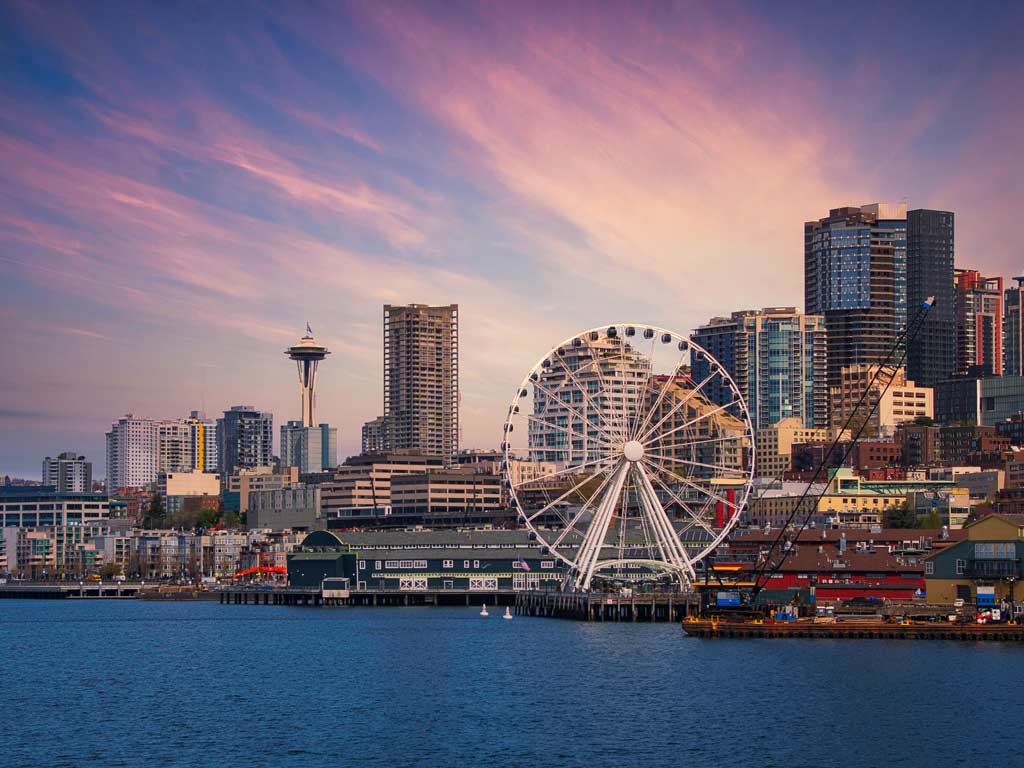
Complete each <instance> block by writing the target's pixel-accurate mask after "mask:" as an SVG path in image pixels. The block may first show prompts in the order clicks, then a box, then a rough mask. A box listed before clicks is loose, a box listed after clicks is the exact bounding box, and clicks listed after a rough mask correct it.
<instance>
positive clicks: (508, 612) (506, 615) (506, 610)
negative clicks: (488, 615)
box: [501, 605, 512, 619]
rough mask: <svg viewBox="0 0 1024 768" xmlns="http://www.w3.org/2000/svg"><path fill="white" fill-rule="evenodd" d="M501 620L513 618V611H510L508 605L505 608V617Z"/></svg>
mask: <svg viewBox="0 0 1024 768" xmlns="http://www.w3.org/2000/svg"><path fill="white" fill-rule="evenodd" d="M501 618H503V619H511V618H512V611H511V610H510V609H509V607H508V606H507V605H506V606H505V615H504V616H502V617H501Z"/></svg>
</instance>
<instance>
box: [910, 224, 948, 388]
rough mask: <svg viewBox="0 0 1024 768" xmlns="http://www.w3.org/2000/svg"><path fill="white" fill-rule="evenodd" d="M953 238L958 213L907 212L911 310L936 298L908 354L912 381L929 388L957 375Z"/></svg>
mask: <svg viewBox="0 0 1024 768" xmlns="http://www.w3.org/2000/svg"><path fill="white" fill-rule="evenodd" d="M953 233H954V215H953V213H952V211H931V210H926V209H918V210H914V211H909V212H908V213H907V307H908V311H909V312H913V311H915V310H916V308H917V307H919V306H921V305H922V304H923V303H924V302H925V301H926V300H927V299H928V298H929V297H934V298H935V304H934V305H933V307H932V310H931V311H930V312H929V313H928V318H927V319H926V320H925V322H924V325H923V326H922V327H921V330H920V332H919V333H918V335H917V339H916V340H915V342H914V343H913V344H911V345H910V346H909V347H908V349H907V376H908V378H910V379H913V380H914V381H916V382H917V383H918V384H920V385H921V386H924V387H931V386H934V385H935V384H936V383H938V382H940V381H942V380H944V379H946V378H948V377H949V376H950V375H952V373H953V371H954V370H956V314H955V303H954V302H955V295H956V293H955V290H954V281H953V264H954V241H953Z"/></svg>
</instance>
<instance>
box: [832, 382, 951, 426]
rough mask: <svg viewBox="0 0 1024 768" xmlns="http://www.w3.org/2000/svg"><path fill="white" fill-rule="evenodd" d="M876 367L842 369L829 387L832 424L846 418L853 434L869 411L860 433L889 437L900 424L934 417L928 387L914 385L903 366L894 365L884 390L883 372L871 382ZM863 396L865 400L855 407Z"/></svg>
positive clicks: (845, 421)
mask: <svg viewBox="0 0 1024 768" xmlns="http://www.w3.org/2000/svg"><path fill="white" fill-rule="evenodd" d="M877 370H878V366H876V365H852V366H847V367H844V368H843V369H842V371H841V372H840V379H839V385H837V386H835V387H832V400H831V409H830V410H831V414H832V426H833V428H835V429H841V428H843V427H844V426H846V425H847V420H848V419H849V420H850V423H849V429H850V431H851V432H852V434H853V435H854V436H856V434H857V430H858V429H859V427H860V424H861V423H863V419H864V418H867V417H868V414H870V418H869V419H868V422H867V425H866V427H865V428H864V432H863V435H864V436H865V437H875V436H879V435H883V436H887V437H891V436H892V435H894V434H895V430H896V427H897V426H898V425H899V424H903V423H905V422H910V421H914V420H915V419H917V418H919V417H927V418H933V417H934V415H935V401H934V395H933V392H932V389H931V387H919V386H917V385H916V384H915V383H914V382H913V381H910V380H908V379H907V374H906V369H904V368H897V369H895V372H894V373H892V374H891V376H892V384H891V385H890V386H889V388H888V390H886V391H885V393H884V394H883V393H882V390H883V389H884V388H885V382H886V378H885V377H886V374H885V373H882V375H880V376H879V377H878V378H877V379H875V382H874V384H872V383H871V381H872V379H873V378H874V376H875V372H876V371H877ZM890 370H891V369H890ZM865 392H867V396H866V397H864V395H865ZM862 397H864V404H863V405H862V406H861V407H860V409H859V410H858V408H857V405H858V403H860V401H861V398H862ZM876 404H877V407H875V406H876ZM851 415H852V419H851Z"/></svg>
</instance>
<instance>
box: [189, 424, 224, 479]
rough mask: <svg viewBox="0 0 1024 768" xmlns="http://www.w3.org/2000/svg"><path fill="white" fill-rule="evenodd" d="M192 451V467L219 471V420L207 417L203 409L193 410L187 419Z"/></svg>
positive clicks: (203, 470)
mask: <svg viewBox="0 0 1024 768" xmlns="http://www.w3.org/2000/svg"><path fill="white" fill-rule="evenodd" d="M186 421H187V423H188V428H189V442H190V444H191V451H192V466H191V468H192V469H196V470H199V471H200V472H217V471H219V468H220V440H219V437H218V432H217V420H216V419H207V418H206V414H204V413H203V412H202V411H192V413H191V414H190V415H189V417H188V419H187V420H186Z"/></svg>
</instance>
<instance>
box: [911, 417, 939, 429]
mask: <svg viewBox="0 0 1024 768" xmlns="http://www.w3.org/2000/svg"><path fill="white" fill-rule="evenodd" d="M914 424H915V426H918V427H934V426H935V419H933V418H932V417H931V416H918V417H917V418H916V419H914Z"/></svg>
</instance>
